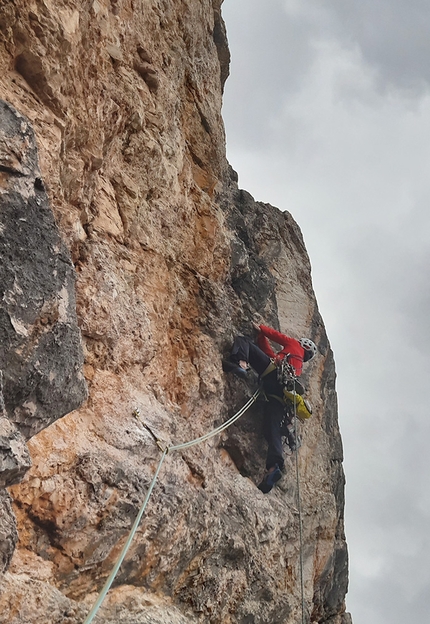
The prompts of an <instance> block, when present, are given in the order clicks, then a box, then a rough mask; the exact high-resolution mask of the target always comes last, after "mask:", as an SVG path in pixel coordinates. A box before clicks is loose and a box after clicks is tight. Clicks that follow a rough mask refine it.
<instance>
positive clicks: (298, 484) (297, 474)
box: [293, 381, 305, 624]
mask: <svg viewBox="0 0 430 624" xmlns="http://www.w3.org/2000/svg"><path fill="white" fill-rule="evenodd" d="M295 391H296V382H295V381H294V392H295ZM293 404H294V436H295V446H296V449H295V456H296V487H297V510H298V512H299V568H300V592H301V602H302V624H305V585H304V580H303V527H302V504H301V495H300V472H299V444H298V442H299V440H298V434H297V424H298V418H297V408H296V400H295V397H294V402H293Z"/></svg>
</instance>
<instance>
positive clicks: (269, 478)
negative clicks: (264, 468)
mask: <svg viewBox="0 0 430 624" xmlns="http://www.w3.org/2000/svg"><path fill="white" fill-rule="evenodd" d="M281 477H282V472H281V469H280V468H279V466H278V464H275V468H274V470H272V471H271V472H268V473H267V474H266V476H265V477H264V479H263V480H262V482H261V483H260V485H259V486H258V489H259V490H260V491H261V492H263V494H268V493H269V492H270V490H271V489H272V488H273V486H274V485H275V484H276V483H278V481H279V479H280V478H281Z"/></svg>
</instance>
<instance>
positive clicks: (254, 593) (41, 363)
mask: <svg viewBox="0 0 430 624" xmlns="http://www.w3.org/2000/svg"><path fill="white" fill-rule="evenodd" d="M220 4H221V2H220V0H180V1H178V0H59V1H56V2H53V1H51V0H32V1H31V2H28V1H24V0H4V1H3V3H2V7H1V11H2V20H1V22H0V29H1V44H0V63H1V72H0V97H1V98H2V99H3V101H4V103H3V104H2V107H1V111H2V118H1V134H0V181H1V184H0V199H1V202H2V203H1V226H2V227H1V233H0V234H1V239H0V249H1V255H2V264H1V268H0V271H1V275H2V277H3V280H2V289H3V290H2V295H3V297H2V306H1V310H0V314H1V317H0V321H1V324H0V330H1V332H2V338H3V340H2V354H1V359H0V368H1V369H2V371H3V376H4V392H3V394H4V405H3V403H2V404H1V406H0V407H1V410H2V418H1V420H0V427H1V430H0V434H1V436H2V446H1V457H0V461H1V465H0V468H1V469H2V474H3V475H4V478H3V481H2V485H3V486H10V485H12V484H13V483H17V482H18V481H20V480H21V479H22V480H21V481H20V483H18V484H16V485H13V486H12V487H11V488H9V492H10V496H11V498H12V502H13V512H14V514H13V513H12V507H11V504H10V499H9V494H8V493H7V492H6V490H4V489H3V490H0V492H2V494H1V501H2V506H1V508H0V551H1V554H2V561H3V569H6V568H7V567H8V570H7V572H5V573H4V575H3V578H2V581H1V593H0V621H2V622H8V623H13V624H23V623H24V622H25V623H33V622H34V623H36V622H50V623H51V622H52V623H58V624H59V623H60V622H67V623H69V624H75V623H76V624H77V623H78V622H82V621H83V619H84V617H85V613H86V612H87V611H88V609H89V607H90V606H91V605H92V603H93V602H94V600H95V597H96V592H97V590H98V589H99V588H100V586H101V585H102V583H103V582H104V579H105V578H106V576H107V574H108V573H109V572H110V570H111V568H112V566H113V563H114V561H115V559H116V556H117V555H118V552H119V549H120V547H121V546H122V543H123V540H124V538H125V536H126V535H127V533H128V531H129V529H130V526H131V524H132V522H133V520H134V517H135V515H136V513H137V511H138V509H139V506H140V504H141V503H142V500H143V498H144V496H145V492H146V490H147V487H148V484H149V482H150V480H151V478H152V475H153V472H154V470H155V467H156V465H157V462H158V459H159V456H160V451H159V449H158V447H157V446H156V445H155V443H154V441H153V439H152V437H151V436H150V434H149V433H148V431H147V430H146V429H145V428H144V427H143V422H145V423H146V424H148V425H149V426H150V427H151V429H152V430H153V431H154V432H155V433H156V434H157V436H158V437H159V438H160V439H161V440H162V441H163V443H169V444H170V443H176V442H182V441H186V440H187V439H191V438H194V437H196V436H198V435H203V434H204V433H206V432H208V431H209V430H211V429H212V428H213V427H214V426H216V425H218V424H220V423H221V422H222V421H223V420H225V419H226V418H227V417H228V416H229V415H231V414H233V413H234V411H235V410H236V409H237V408H238V407H240V406H241V405H242V404H243V402H244V401H245V400H246V398H247V397H248V396H250V394H251V393H252V392H253V390H254V389H255V384H256V380H255V379H254V380H252V379H251V380H250V381H249V382H244V381H241V380H238V379H235V378H227V377H226V376H225V374H224V373H223V372H222V368H221V359H222V356H223V354H226V353H227V352H228V349H229V347H230V345H231V341H232V338H233V336H234V335H235V334H236V333H237V332H245V333H251V332H252V326H251V321H252V320H253V319H255V318H257V317H258V318H261V319H262V320H264V321H265V322H267V323H268V324H271V325H273V326H275V327H281V328H282V329H283V330H284V331H286V332H288V333H290V334H291V335H294V336H297V337H299V336H301V335H308V336H309V337H311V338H312V339H313V340H314V341H315V342H316V343H317V344H318V347H319V354H318V357H317V358H315V359H314V361H313V362H312V363H311V364H310V365H309V367H308V370H307V374H306V378H305V382H306V385H307V386H308V389H309V398H310V400H311V401H312V403H313V405H314V416H313V418H312V419H311V421H310V422H309V423H307V424H306V425H305V426H304V427H303V430H302V437H303V446H302V448H301V449H300V473H301V483H302V510H303V531H304V550H303V558H304V586H305V606H306V612H307V621H308V622H310V623H312V624H316V623H318V624H323V623H324V624H349V623H350V616H349V615H348V614H345V605H344V598H345V593H346V589H347V575H348V574H347V550H346V543H345V536H344V531H343V505H344V500H343V489H344V477H343V470H342V444H341V439H340V435H339V431H338V426H337V406H336V394H335V389H334V383H335V371H334V362H333V356H332V352H331V350H330V346H329V343H328V340H327V337H326V334H325V330H324V326H323V323H322V320H321V317H320V315H319V313H318V308H317V304H316V301H315V296H314V293H313V290H312V284H311V277H310V264H309V260H308V257H307V254H306V250H305V247H304V243H303V240H302V236H301V233H300V230H299V228H298V226H297V224H296V223H295V222H294V220H293V219H292V217H291V215H290V214H289V213H281V212H280V211H279V210H277V209H276V208H273V207H272V206H269V205H267V204H262V203H258V202H255V201H254V200H253V199H252V197H251V196H250V195H249V194H248V193H246V192H244V191H241V190H239V189H238V188H237V180H236V177H235V174H234V172H233V171H232V170H231V168H230V167H229V165H228V163H227V161H226V157H225V138H224V130H223V124H222V119H221V114H220V110H221V98H222V86H223V83H224V80H225V79H226V77H227V75H228V62H229V54H228V48H227V42H226V39H225V29H224V25H223V22H222V18H221V13H220V10H221V9H220ZM33 132H34V135H33ZM36 144H37V146H38V156H39V161H40V163H39V164H38V161H37V152H36ZM82 373H83V375H84V377H85V381H84V379H83V376H82ZM86 388H88V397H87V394H86V393H87V389H86ZM86 397H87V398H86ZM136 407H138V408H139V409H140V412H141V417H140V419H136V418H135V417H134V416H133V410H134V409H135V408H136ZM72 410H75V411H72ZM3 440H4V444H3ZM25 440H28V449H29V452H30V455H31V460H32V467H31V468H30V469H29V464H30V460H29V456H28V451H27V449H26V446H25ZM7 470H9V472H7ZM263 471H264V441H263V440H262V436H261V405H257V406H256V407H255V408H253V409H252V410H251V411H250V412H249V413H247V414H246V415H245V416H244V417H243V418H242V419H241V420H240V421H238V423H237V425H234V426H233V427H232V428H231V429H229V430H227V432H225V433H224V434H222V435H221V436H219V437H216V438H213V439H211V440H210V441H208V442H207V443H205V444H204V445H200V446H196V447H193V448H192V449H189V450H186V451H183V452H182V453H177V454H172V455H171V456H170V455H169V456H168V457H167V459H166V462H165V464H164V466H163V468H162V472H161V474H160V481H159V483H158V484H157V486H156V488H155V490H154V493H153V497H152V499H151V502H150V504H149V507H148V510H147V514H146V516H145V518H144V520H143V522H142V525H141V529H140V530H139V532H138V535H137V536H136V538H135V540H134V542H133V544H132V547H131V550H130V552H129V554H128V555H127V558H126V560H125V562H124V564H123V566H122V567H121V569H120V572H119V574H118V577H117V579H116V582H115V586H114V588H113V589H112V590H111V592H110V593H109V595H108V597H107V599H106V601H105V603H104V605H103V607H102V609H101V610H100V614H99V615H98V616H97V618H96V620H95V621H99V622H102V621H103V622H110V623H112V624H114V623H117V622H118V623H119V622H121V621H127V622H135V623H136V624H138V623H145V622H151V623H157V622H159V623H160V624H161V623H162V622H170V623H175V622H177V623H183V622H213V623H217V622H225V623H232V624H234V623H236V622H237V623H241V624H245V623H252V622H254V623H255V624H257V623H260V624H263V623H267V624H269V623H270V624H274V623H279V624H287V623H288V624H293V623H296V622H298V621H300V617H301V616H300V613H301V594H300V580H299V577H300V573H299V572H300V571H299V540H298V535H299V530H298V529H299V527H298V516H297V510H296V483H295V474H294V464H293V459H292V458H291V457H290V458H289V459H288V460H287V474H286V476H285V477H284V478H283V480H282V481H281V482H280V484H279V487H277V488H276V489H274V490H273V491H272V492H271V493H270V494H269V495H266V496H265V495H263V494H262V493H261V492H259V490H257V488H256V483H258V481H259V480H260V478H261V476H262V474H263ZM14 516H15V517H16V529H15V528H14V522H15V520H14ZM17 539H18V543H17V545H16V549H15V552H14V554H13V557H12V559H11V556H12V552H13V549H14V544H15V542H16V540H17ZM10 559H11V561H10Z"/></svg>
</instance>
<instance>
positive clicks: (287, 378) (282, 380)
mask: <svg viewBox="0 0 430 624" xmlns="http://www.w3.org/2000/svg"><path fill="white" fill-rule="evenodd" d="M287 358H288V355H287V356H286V357H285V358H284V359H283V360H282V361H280V362H276V361H275V360H271V361H270V364H269V366H268V367H267V368H266V370H265V371H264V372H263V373H262V374H261V375H260V379H261V380H263V379H264V378H265V377H267V375H269V374H270V373H272V372H273V371H275V370H276V379H277V382H278V383H279V384H280V385H281V386H283V387H284V388H286V389H287V390H290V391H291V390H295V391H296V392H297V394H304V393H305V392H306V388H305V387H304V385H303V384H302V382H301V381H299V380H298V379H297V377H296V375H295V372H294V367H293V366H292V365H291V364H289V363H288V362H287ZM269 396H274V397H275V398H277V399H278V400H280V401H281V402H282V398H281V397H280V396H276V395H269Z"/></svg>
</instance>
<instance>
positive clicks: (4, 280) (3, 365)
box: [0, 101, 86, 439]
mask: <svg viewBox="0 0 430 624" xmlns="http://www.w3.org/2000/svg"><path fill="white" fill-rule="evenodd" d="M0 215H1V217H0V225H1V228H0V301H1V303H0V341H1V345H2V349H1V351H0V370H2V371H3V379H4V381H3V392H4V403H5V408H6V412H7V415H8V418H9V419H10V420H11V421H12V422H13V423H14V424H15V425H16V426H17V428H18V429H19V430H20V431H21V432H22V434H23V435H24V436H25V437H26V438H27V439H28V438H30V437H31V436H33V435H34V434H35V433H37V432H38V431H40V430H41V429H43V428H44V427H46V426H48V425H49V424H50V423H52V422H54V421H55V420H56V419H57V418H60V417H61V416H63V415H64V414H67V413H68V412H70V411H72V410H73V409H76V408H77V407H79V405H81V404H82V402H83V400H84V399H85V398H86V383H85V380H84V377H83V375H82V364H83V353H82V345H81V337H80V331H79V328H78V324H77V319H76V311H75V288H74V268H73V265H72V263H71V260H70V255H69V253H68V251H67V249H66V247H65V245H64V243H63V242H62V240H61V237H60V233H59V230H58V227H57V226H56V224H55V220H54V216H53V214H52V210H51V208H50V205H49V199H48V195H47V193H46V190H45V187H44V184H43V182H42V179H41V175H40V171H39V167H38V162H37V148H36V141H35V137H34V132H33V130H32V128H31V125H30V124H29V122H28V121H27V119H26V118H25V117H23V116H22V115H21V114H20V113H18V111H16V110H15V109H14V108H13V107H12V106H10V105H9V104H7V103H6V102H4V101H0Z"/></svg>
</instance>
